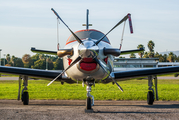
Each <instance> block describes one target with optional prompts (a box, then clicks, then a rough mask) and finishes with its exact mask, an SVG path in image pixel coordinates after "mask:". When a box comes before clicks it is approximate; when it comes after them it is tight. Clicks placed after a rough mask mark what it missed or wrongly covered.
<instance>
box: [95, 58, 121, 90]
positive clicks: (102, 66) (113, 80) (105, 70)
mask: <svg viewBox="0 0 179 120" xmlns="http://www.w3.org/2000/svg"><path fill="white" fill-rule="evenodd" d="M94 60H95V61H96V62H97V63H98V64H99V66H100V67H101V68H102V69H103V70H104V71H105V72H106V73H107V74H109V71H107V70H106V68H104V66H103V65H102V64H101V62H100V61H99V60H98V59H97V58H96V57H95V58H94ZM109 77H110V78H111V79H112V80H113V81H114V83H115V84H116V85H117V87H118V88H119V89H120V90H121V91H122V92H123V89H122V87H121V86H120V85H119V84H118V83H117V82H116V80H114V79H113V77H112V76H111V75H110V74H109Z"/></svg>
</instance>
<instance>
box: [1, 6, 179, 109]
mask: <svg viewBox="0 0 179 120" xmlns="http://www.w3.org/2000/svg"><path fill="white" fill-rule="evenodd" d="M51 10H52V11H53V12H54V13H55V15H56V16H57V18H58V19H59V20H61V22H62V23H63V24H64V25H65V26H66V27H67V28H68V29H69V31H70V32H71V33H72V35H71V36H70V37H69V38H68V40H67V42H66V45H65V47H64V49H58V51H48V50H39V49H36V48H31V51H32V52H36V53H43V54H51V55H58V57H63V65H64V69H65V70H64V71H62V72H58V71H47V70H39V69H30V68H19V67H5V66H0V72H4V73H11V74H19V75H20V76H19V92H18V100H20V97H21V100H22V101H23V104H24V105H28V103H29V94H28V91H27V90H28V89H27V86H28V76H35V77H40V78H48V79H53V80H52V81H51V82H50V83H49V84H48V86H49V85H50V84H52V83H53V82H54V81H55V80H58V81H61V83H62V84H63V83H64V82H66V83H70V84H71V83H76V82H78V81H82V84H83V85H84V84H86V85H87V87H86V91H87V102H86V110H92V106H93V105H94V97H93V96H92V95H91V94H90V92H91V86H92V85H95V82H101V83H109V82H113V83H115V84H116V85H117V86H118V88H119V89H120V90H121V91H123V89H122V88H121V86H120V85H119V84H118V83H117V82H116V80H118V81H120V80H122V79H126V78H133V77H141V76H148V81H149V82H148V86H149V88H148V90H149V91H148V94H147V103H148V104H149V105H152V104H153V102H154V99H156V100H158V92H157V77H156V75H157V74H165V73H173V72H178V71H179V66H173V67H160V68H151V69H140V70H129V71H114V69H113V60H114V56H119V55H122V54H129V53H137V52H141V51H144V49H143V48H141V49H134V50H126V51H121V50H120V49H119V48H113V47H112V46H111V44H110V41H109V39H108V38H107V37H106V36H107V35H108V34H109V33H110V32H111V31H112V30H113V29H115V28H116V27H117V26H118V25H120V24H121V23H122V22H125V21H126V20H127V19H128V20H129V26H130V31H131V33H133V29H132V22H131V15H130V14H127V15H126V16H125V17H124V18H123V19H122V20H121V21H119V22H118V23H117V24H116V25H115V26H114V27H113V28H112V29H111V30H110V31H109V32H108V33H107V34H103V33H102V32H100V31H98V30H94V29H88V28H89V23H88V10H87V21H86V29H85V30H80V31H76V32H75V33H74V32H73V31H72V30H71V29H70V28H69V27H68V26H67V24H66V23H65V22H64V21H63V20H62V19H61V18H60V16H59V15H58V14H57V12H56V11H55V10H54V9H53V8H52V9H51ZM22 79H23V86H24V88H23V89H22V93H21V81H22ZM153 79H154V83H155V91H154V89H153V82H152V80H153ZM154 94H155V95H154Z"/></svg>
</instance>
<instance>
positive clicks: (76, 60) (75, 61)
mask: <svg viewBox="0 0 179 120" xmlns="http://www.w3.org/2000/svg"><path fill="white" fill-rule="evenodd" d="M80 60H81V56H78V57H77V58H76V59H75V60H74V61H73V62H72V63H71V64H70V65H69V66H68V67H67V68H66V69H65V70H64V71H63V72H62V73H60V74H59V75H58V76H57V77H56V78H55V79H53V80H52V81H51V82H50V83H49V84H48V85H47V86H49V85H50V84H52V83H53V82H54V81H55V80H57V79H58V78H59V77H60V76H61V75H62V74H63V73H64V72H65V71H67V70H68V69H69V68H71V67H72V66H73V65H74V64H76V63H77V62H78V61H80Z"/></svg>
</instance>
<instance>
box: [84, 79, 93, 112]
mask: <svg viewBox="0 0 179 120" xmlns="http://www.w3.org/2000/svg"><path fill="white" fill-rule="evenodd" d="M93 84H94V81H86V85H87V86H86V91H87V99H86V109H85V112H86V113H92V112H93V109H92V106H94V97H93V96H92V95H91V94H90V92H91V86H92V85H93Z"/></svg>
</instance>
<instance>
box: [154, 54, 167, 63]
mask: <svg viewBox="0 0 179 120" xmlns="http://www.w3.org/2000/svg"><path fill="white" fill-rule="evenodd" d="M154 58H159V62H165V59H164V56H162V54H159V53H158V52H156V53H155V55H154Z"/></svg>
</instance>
